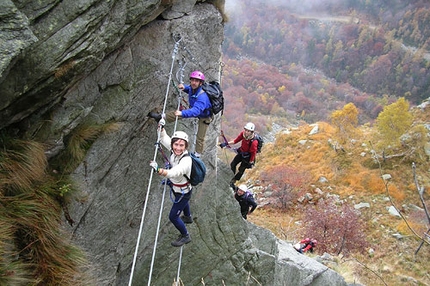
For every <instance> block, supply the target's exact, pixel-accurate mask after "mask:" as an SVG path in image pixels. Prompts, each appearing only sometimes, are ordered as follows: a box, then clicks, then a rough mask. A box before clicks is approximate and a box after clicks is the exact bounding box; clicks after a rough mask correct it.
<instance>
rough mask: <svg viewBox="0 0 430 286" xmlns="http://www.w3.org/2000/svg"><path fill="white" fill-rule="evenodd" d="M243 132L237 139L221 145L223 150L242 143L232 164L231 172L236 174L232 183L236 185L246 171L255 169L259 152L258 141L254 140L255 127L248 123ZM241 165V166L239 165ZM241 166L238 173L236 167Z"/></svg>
mask: <svg viewBox="0 0 430 286" xmlns="http://www.w3.org/2000/svg"><path fill="white" fill-rule="evenodd" d="M243 129H244V130H243V131H242V132H240V134H239V135H238V136H237V138H236V139H234V140H232V141H228V142H224V143H221V144H219V146H220V147H221V148H224V147H226V146H230V145H232V144H236V143H239V142H240V141H241V142H242V144H241V146H240V147H239V148H238V149H237V155H236V156H235V157H234V158H233V160H232V161H231V163H230V167H231V170H232V171H233V173H234V174H235V175H234V177H233V178H232V179H231V181H230V183H231V184H234V183H235V182H236V181H239V180H240V178H242V175H243V173H244V172H245V170H246V169H251V168H252V167H254V162H255V156H256V154H257V150H258V141H257V140H253V139H254V135H255V134H254V131H255V125H254V123H252V122H248V123H246V125H245V126H244V127H243ZM239 164H240V165H239ZM237 165H239V170H238V172H237V173H236V167H237Z"/></svg>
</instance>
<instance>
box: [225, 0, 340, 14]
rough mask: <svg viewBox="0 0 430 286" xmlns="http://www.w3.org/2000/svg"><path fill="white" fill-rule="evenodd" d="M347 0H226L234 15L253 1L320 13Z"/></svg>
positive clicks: (300, 11)
mask: <svg viewBox="0 0 430 286" xmlns="http://www.w3.org/2000/svg"><path fill="white" fill-rule="evenodd" d="M345 1H346V0H226V1H225V10H226V11H227V13H228V14H230V15H232V16H233V15H234V14H235V12H238V11H246V6H247V5H250V4H251V5H252V3H255V4H257V5H258V4H259V5H265V6H284V7H289V8H290V9H291V12H292V13H315V12H318V13H320V12H321V11H324V10H325V9H324V8H327V7H329V6H330V5H331V4H335V3H340V2H345Z"/></svg>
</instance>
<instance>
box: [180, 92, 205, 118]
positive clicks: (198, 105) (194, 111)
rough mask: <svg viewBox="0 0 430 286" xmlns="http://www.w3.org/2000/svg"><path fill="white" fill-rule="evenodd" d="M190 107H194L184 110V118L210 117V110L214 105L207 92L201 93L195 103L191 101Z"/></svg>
mask: <svg viewBox="0 0 430 286" xmlns="http://www.w3.org/2000/svg"><path fill="white" fill-rule="evenodd" d="M190 105H192V106H191V108H189V109H185V110H182V117H184V118H189V117H203V118H205V117H210V111H208V110H209V109H210V108H211V107H212V105H211V102H210V100H209V97H208V95H207V94H206V92H199V95H198V96H197V98H196V99H195V101H193V100H192V99H190Z"/></svg>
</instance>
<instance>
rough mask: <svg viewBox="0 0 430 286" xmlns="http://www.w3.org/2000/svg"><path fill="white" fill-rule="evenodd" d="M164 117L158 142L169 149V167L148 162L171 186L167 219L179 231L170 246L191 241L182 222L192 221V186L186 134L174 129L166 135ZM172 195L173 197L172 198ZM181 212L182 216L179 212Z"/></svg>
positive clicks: (160, 123)
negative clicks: (190, 201) (190, 202)
mask: <svg viewBox="0 0 430 286" xmlns="http://www.w3.org/2000/svg"><path fill="white" fill-rule="evenodd" d="M164 123H165V122H164V119H162V120H160V122H159V128H160V129H161V130H160V142H161V144H162V145H163V146H164V147H166V148H167V149H169V150H171V155H170V158H169V163H170V164H169V165H170V166H171V167H170V168H165V169H163V168H160V167H159V166H158V164H157V162H155V161H151V162H150V164H149V165H150V166H151V167H152V168H153V169H154V170H155V172H156V173H157V174H159V175H160V176H164V177H165V178H167V179H168V184H169V186H170V188H171V193H172V194H173V196H171V197H172V202H173V205H172V208H171V210H170V214H169V219H170V221H171V222H172V223H173V225H174V226H175V227H176V228H177V229H178V230H179V232H180V233H181V234H180V236H179V237H178V239H176V240H174V241H172V243H171V244H172V246H182V245H184V244H185V243H189V242H190V241H191V238H190V234H189V233H188V230H187V228H186V226H185V224H184V223H192V222H193V218H192V216H191V210H190V205H189V200H190V198H191V194H192V186H191V184H190V183H189V182H188V180H187V178H186V177H185V176H184V175H186V176H187V177H188V178H189V177H190V175H191V164H192V160H191V157H190V156H189V154H188V151H187V148H188V135H187V133H185V132H183V131H176V132H175V133H173V136H172V138H170V137H169V135H167V133H166V131H165V130H164V128H163V125H164ZM173 197H174V198H173ZM182 212H183V216H181V217H180V214H181V213H182Z"/></svg>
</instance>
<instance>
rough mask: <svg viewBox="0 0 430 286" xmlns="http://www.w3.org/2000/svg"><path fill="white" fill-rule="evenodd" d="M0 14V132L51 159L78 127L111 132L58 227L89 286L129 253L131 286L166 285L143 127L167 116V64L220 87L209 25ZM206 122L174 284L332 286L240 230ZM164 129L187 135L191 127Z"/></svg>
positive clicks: (156, 189)
mask: <svg viewBox="0 0 430 286" xmlns="http://www.w3.org/2000/svg"><path fill="white" fill-rule="evenodd" d="M0 2H1V4H2V7H4V9H3V8H2V17H3V19H5V20H3V21H0V25H2V32H1V33H0V34H1V35H0V37H1V38H2V39H6V41H5V43H6V44H5V45H3V42H2V45H1V47H0V48H1V49H2V50H1V51H0V54H1V55H2V56H1V61H0V65H1V66H0V72H1V77H0V90H1V98H2V100H1V102H0V129H8V130H9V132H10V133H11V134H15V135H16V136H19V137H25V138H37V139H38V140H41V141H43V142H44V143H45V144H46V145H47V155H48V156H49V158H54V157H55V156H56V155H57V154H58V152H59V151H60V150H62V149H63V148H64V142H65V140H64V139H65V138H66V137H67V136H70V134H71V133H72V132H74V131H75V130H76V127H77V126H82V125H91V124H93V125H101V124H104V123H107V122H116V123H119V124H120V128H119V130H118V131H116V132H113V133H110V134H106V135H104V136H103V137H101V138H99V139H98V140H96V141H95V142H94V143H93V144H92V146H91V148H90V149H89V151H88V153H87V155H86V157H85V159H84V161H83V162H82V163H81V164H80V165H79V167H78V168H77V169H76V170H75V171H74V172H73V174H72V177H73V179H74V181H75V182H76V183H77V185H78V187H79V189H80V190H81V192H82V194H81V198H80V200H77V201H74V202H72V203H71V204H70V206H69V210H70V215H71V217H72V218H73V220H74V221H75V223H74V224H73V225H72V226H70V225H68V224H67V223H66V222H65V223H64V228H65V229H67V230H68V231H69V232H70V233H71V238H72V240H73V241H74V243H76V244H77V245H79V246H80V247H81V248H82V249H84V250H85V251H86V253H87V254H88V260H89V261H90V262H91V264H92V265H93V269H92V272H93V276H94V277H95V279H96V285H126V284H127V283H128V281H129V278H130V273H131V266H132V261H133V258H134V253H135V249H136V245H138V255H137V259H136V268H135V271H134V275H133V285H147V284H148V280H149V279H151V284H152V285H171V284H172V282H173V280H174V279H175V278H176V275H177V271H178V262H179V254H180V252H179V249H177V248H173V247H172V246H170V241H171V240H173V239H175V238H176V236H177V231H176V230H175V229H174V227H173V226H172V225H171V223H170V222H169V221H168V218H167V216H168V211H169V209H170V205H171V202H170V199H169V193H168V192H165V190H164V185H161V184H160V182H161V179H160V178H159V177H158V176H151V175H150V174H151V170H150V167H149V165H148V163H149V161H150V160H151V159H153V158H154V157H155V156H156V154H157V152H156V150H155V146H154V143H155V142H156V140H157V134H156V124H155V122H154V121H153V120H152V119H149V118H147V117H146V114H147V113H148V112H149V111H150V110H152V109H154V108H162V107H163V103H164V102H166V104H167V106H166V109H174V108H176V107H177V104H178V102H177V94H176V93H175V89H174V86H173V84H172V82H171V81H169V79H170V78H171V77H172V78H174V79H175V81H176V75H177V72H178V66H179V62H180V61H181V62H182V64H183V65H185V64H186V68H185V70H184V73H185V77H186V74H188V73H189V72H190V71H192V70H194V69H200V70H203V71H204V72H205V74H206V77H207V78H208V79H219V69H220V60H221V48H220V45H221V43H222V41H223V23H222V17H221V14H220V13H219V11H218V10H217V9H216V8H215V7H214V6H213V5H211V4H210V3H207V2H198V3H195V1H125V0H116V1H90V0H87V1H56V0H45V1H15V2H14V1H7V0H1V1H0ZM177 42H179V44H178V46H177V48H178V49H177V50H175V49H174V47H175V43H177ZM175 52H176V53H175ZM172 67H173V72H172V73H171V71H172ZM178 74H179V73H178ZM166 98H167V100H166V101H165V99H166ZM219 123H220V118H219V117H217V118H215V121H214V123H213V124H211V126H210V128H209V131H208V136H207V138H206V151H205V153H204V156H203V159H204V161H205V163H206V165H207V168H208V174H207V177H206V180H205V182H204V183H203V184H202V185H201V186H198V187H197V188H196V189H195V190H194V194H193V198H192V200H191V206H192V211H193V215H194V218H195V221H194V223H193V224H191V225H190V227H189V230H190V233H191V237H192V242H191V243H190V244H187V245H186V246H185V247H184V248H183V255H182V263H181V267H180V277H181V279H182V280H183V281H184V283H185V285H200V284H201V282H202V281H204V282H205V284H206V285H223V284H222V283H224V284H225V285H243V284H245V281H248V282H247V283H248V284H247V285H345V282H344V280H343V278H342V277H341V276H339V275H338V274H337V273H335V272H334V271H332V270H330V269H328V268H327V267H325V266H323V265H321V264H319V263H318V262H316V261H315V260H312V259H309V258H307V257H306V256H304V255H300V254H298V253H297V252H296V251H295V250H294V249H293V248H292V246H291V245H289V244H287V243H285V242H282V241H279V240H277V239H276V237H274V236H273V234H271V233H270V232H269V231H267V230H265V229H262V228H259V227H256V226H254V225H252V224H250V223H248V222H247V221H245V220H243V219H242V217H241V215H240V213H239V211H238V206H237V202H236V201H234V200H233V199H232V193H231V190H230V189H229V187H228V181H229V179H230V176H231V171H230V170H229V168H228V167H227V166H224V165H222V164H220V163H219V162H218V160H217V159H216V147H217V145H216V144H217V137H218V134H219ZM173 128H174V126H173V124H172V125H167V126H166V129H167V130H168V132H172V131H173ZM177 129H181V130H185V131H187V132H188V133H189V134H193V133H194V132H193V120H182V121H181V122H180V123H179V125H178V127H177ZM157 158H158V160H159V161H160V162H161V159H160V157H159V156H158V155H157ZM65 163H66V162H65ZM145 202H147V203H146V204H145ZM144 206H146V208H144ZM143 215H144V220H143V224H142V226H143V227H142V235H141V237H140V240H139V241H138V242H137V238H138V234H139V229H140V226H141V221H142V217H143ZM158 224H159V225H160V227H159V231H158V232H157V225H158ZM157 233H158V236H157V241H156V234H157ZM155 242H156V245H155ZM155 246H156V247H155ZM154 247H155V250H154ZM152 261H153V263H152ZM150 273H151V275H150Z"/></svg>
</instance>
